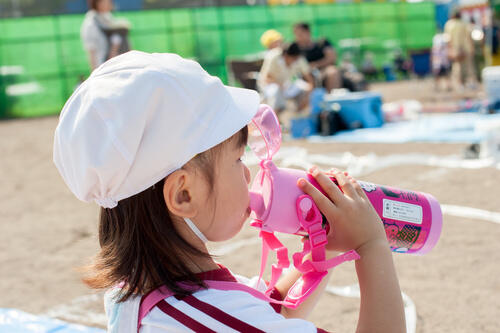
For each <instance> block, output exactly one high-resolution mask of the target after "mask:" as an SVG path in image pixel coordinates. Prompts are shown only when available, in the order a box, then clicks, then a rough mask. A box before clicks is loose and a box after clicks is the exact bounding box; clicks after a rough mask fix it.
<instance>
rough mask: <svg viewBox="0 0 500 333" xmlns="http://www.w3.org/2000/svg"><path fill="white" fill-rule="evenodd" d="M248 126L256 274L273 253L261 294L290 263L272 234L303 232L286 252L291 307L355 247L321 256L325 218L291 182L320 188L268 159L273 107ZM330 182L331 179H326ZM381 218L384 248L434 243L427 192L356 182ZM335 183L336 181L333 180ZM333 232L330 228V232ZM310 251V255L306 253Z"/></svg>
mask: <svg viewBox="0 0 500 333" xmlns="http://www.w3.org/2000/svg"><path fill="white" fill-rule="evenodd" d="M248 128H249V138H250V140H249V145H250V147H251V148H252V150H253V151H254V153H255V154H256V155H257V157H259V158H260V159H261V162H260V170H259V172H258V173H257V175H256V176H255V178H254V180H253V182H252V185H251V188H250V209H251V211H252V213H251V217H252V218H253V222H252V226H254V227H256V228H258V229H259V230H260V232H259V235H260V237H261V238H262V259H261V266H260V275H259V278H261V277H262V274H263V272H264V270H265V268H266V262H267V257H268V254H269V253H270V252H276V257H277V263H276V264H273V265H272V270H271V279H270V281H269V284H268V289H267V291H266V294H268V295H269V294H270V293H271V292H272V289H273V286H275V285H276V283H277V281H278V279H279V277H280V276H281V274H282V272H283V270H284V269H286V268H288V267H289V266H290V261H289V257H288V249H287V248H286V247H285V246H284V245H283V244H282V243H281V242H280V241H279V239H278V238H277V237H276V236H275V233H286V234H293V235H301V236H304V235H307V236H308V237H307V238H305V239H304V241H303V249H302V251H301V252H296V253H294V254H293V255H292V259H293V265H294V267H295V268H296V269H297V270H298V271H300V272H301V273H302V276H301V278H299V279H298V280H297V281H296V282H295V283H294V285H293V286H292V287H291V288H290V289H289V291H288V293H287V295H286V297H285V299H284V301H283V302H282V304H283V305H285V306H287V307H291V308H296V307H297V306H298V305H299V304H301V303H302V302H303V301H304V300H305V299H307V297H309V295H311V294H312V293H313V291H314V290H315V289H316V288H317V287H318V285H319V283H320V282H321V280H322V279H323V278H324V277H325V276H326V275H327V272H328V270H329V269H331V268H332V267H335V266H337V265H339V264H340V263H343V262H345V261H350V260H357V259H359V254H358V253H357V252H356V251H355V250H350V251H348V252H345V253H342V254H340V255H338V256H337V257H334V258H327V256H326V245H327V243H328V236H327V235H328V228H327V226H328V221H326V219H325V217H324V216H323V215H322V214H321V212H320V210H319V209H318V207H317V206H316V205H315V204H314V201H313V199H312V198H311V197H310V196H308V195H306V194H305V193H304V192H302V191H301V190H300V189H299V188H298V186H297V181H298V180H299V179H300V178H308V179H309V180H310V182H311V183H312V184H313V185H315V186H316V187H317V188H318V189H320V190H321V191H323V190H322V188H321V187H320V186H319V184H318V183H317V182H316V181H315V179H314V178H313V177H312V176H311V175H310V174H307V173H306V172H305V171H303V170H297V169H287V168H278V167H277V166H276V165H275V164H274V162H273V160H272V158H273V156H274V154H275V153H276V152H278V150H279V148H280V145H281V128H280V126H279V122H278V119H277V117H276V115H275V113H274V111H273V110H272V109H271V108H270V107H269V106H267V105H262V106H261V107H260V108H259V110H258V112H257V114H256V115H255V117H254V118H253V119H252V122H251V123H250V124H249V125H248ZM332 181H333V182H335V183H336V179H335V178H332ZM359 183H360V185H361V187H362V188H363V189H364V191H365V192H366V194H367V196H368V198H369V200H370V202H371V204H372V205H373V207H374V208H375V210H376V212H377V213H378V215H379V216H380V218H381V219H382V222H383V223H384V227H385V231H386V234H387V238H388V240H389V244H390V247H391V249H392V250H393V251H395V252H402V253H415V254H424V253H426V252H428V251H430V250H431V249H432V248H433V247H434V245H436V243H437V241H438V239H439V235H440V233H441V225H442V215H441V209H440V206H439V203H438V202H437V201H436V199H434V197H432V196H431V195H429V194H425V193H418V192H412V191H406V190H400V189H396V188H392V187H388V186H381V185H375V184H370V183H365V182H359ZM337 185H338V184H337ZM333 232H335V230H334V231H333ZM308 254H310V255H311V256H310V259H306V256H307V255H308Z"/></svg>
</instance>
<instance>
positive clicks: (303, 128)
mask: <svg viewBox="0 0 500 333" xmlns="http://www.w3.org/2000/svg"><path fill="white" fill-rule="evenodd" d="M317 128H318V117H317V116H314V115H311V116H309V117H302V118H295V119H292V120H291V123H290V133H291V134H292V137H293V138H295V139H299V138H307V137H308V136H310V135H313V134H316V133H318V130H317Z"/></svg>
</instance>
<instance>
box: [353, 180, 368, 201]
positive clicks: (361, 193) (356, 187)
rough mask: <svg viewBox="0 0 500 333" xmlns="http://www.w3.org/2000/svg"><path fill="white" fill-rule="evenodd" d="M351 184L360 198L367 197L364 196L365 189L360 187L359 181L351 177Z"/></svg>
mask: <svg viewBox="0 0 500 333" xmlns="http://www.w3.org/2000/svg"><path fill="white" fill-rule="evenodd" d="M352 186H353V187H354V189H355V190H356V192H357V193H358V195H359V196H360V197H361V198H365V199H368V197H367V196H366V193H365V191H364V190H363V188H362V187H361V185H359V183H358V182H357V181H356V180H355V179H353V183H352Z"/></svg>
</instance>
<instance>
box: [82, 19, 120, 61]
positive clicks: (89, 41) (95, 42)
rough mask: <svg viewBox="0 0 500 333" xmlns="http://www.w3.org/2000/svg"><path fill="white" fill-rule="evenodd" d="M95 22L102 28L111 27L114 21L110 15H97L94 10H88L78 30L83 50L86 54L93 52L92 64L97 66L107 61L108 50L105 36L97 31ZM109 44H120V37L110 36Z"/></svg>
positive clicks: (99, 30) (116, 35)
mask: <svg viewBox="0 0 500 333" xmlns="http://www.w3.org/2000/svg"><path fill="white" fill-rule="evenodd" d="M96 20H98V21H99V22H100V23H101V24H102V25H103V26H106V25H112V22H113V21H114V19H113V16H112V15H111V13H98V12H96V11H95V10H89V11H88V12H87V14H86V15H85V18H84V20H83V23H82V26H81V28H80V37H81V39H82V43H83V48H84V49H85V51H87V52H89V51H94V54H95V59H94V62H95V64H96V66H99V65H100V64H102V63H104V62H105V61H106V60H107V59H106V57H107V55H108V52H109V50H108V40H107V38H106V35H105V34H104V33H103V32H102V31H101V29H99V26H98V25H97V22H96ZM111 43H112V44H113V45H119V44H120V43H121V37H120V36H119V35H118V34H114V35H112V36H111Z"/></svg>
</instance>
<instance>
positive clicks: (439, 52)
mask: <svg viewBox="0 0 500 333" xmlns="http://www.w3.org/2000/svg"><path fill="white" fill-rule="evenodd" d="M431 65H432V75H433V76H434V84H435V88H436V91H439V90H441V86H443V87H444V89H445V90H449V89H450V88H451V86H450V82H449V74H450V60H449V59H448V39H447V35H445V34H444V33H442V32H438V33H437V34H436V35H434V37H433V38H432V52H431ZM441 81H443V83H442V84H440V82H441Z"/></svg>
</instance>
